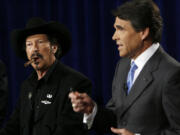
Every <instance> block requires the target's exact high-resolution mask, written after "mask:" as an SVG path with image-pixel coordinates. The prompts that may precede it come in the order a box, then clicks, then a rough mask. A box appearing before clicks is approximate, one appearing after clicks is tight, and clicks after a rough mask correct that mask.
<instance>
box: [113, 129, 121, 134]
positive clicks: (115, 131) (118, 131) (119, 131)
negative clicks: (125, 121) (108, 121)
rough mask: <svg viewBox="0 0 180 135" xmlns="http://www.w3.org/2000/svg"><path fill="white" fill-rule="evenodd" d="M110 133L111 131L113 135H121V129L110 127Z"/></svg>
mask: <svg viewBox="0 0 180 135" xmlns="http://www.w3.org/2000/svg"><path fill="white" fill-rule="evenodd" d="M111 131H112V132H113V133H115V134H121V133H122V131H121V129H118V128H114V127H111Z"/></svg>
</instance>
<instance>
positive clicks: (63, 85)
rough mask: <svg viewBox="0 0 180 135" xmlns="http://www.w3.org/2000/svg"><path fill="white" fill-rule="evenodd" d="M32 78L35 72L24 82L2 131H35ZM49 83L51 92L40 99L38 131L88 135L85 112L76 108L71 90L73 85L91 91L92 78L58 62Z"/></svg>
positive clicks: (20, 134)
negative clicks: (72, 100) (69, 96)
mask: <svg viewBox="0 0 180 135" xmlns="http://www.w3.org/2000/svg"><path fill="white" fill-rule="evenodd" d="M32 79H33V77H32V75H31V76H30V77H29V78H28V79H27V80H25V81H24V82H23V84H22V87H21V94H20V98H19V101H18V104H17V107H16V108H15V111H14V113H13V114H12V117H11V119H10V120H9V122H8V124H7V125H6V127H5V128H4V129H3V131H1V132H0V135H31V134H30V133H31V132H32V128H31V126H32V113H33V109H32V101H31V100H32V99H31V98H32V95H33V85H32V84H31V82H32ZM46 85H47V86H46V88H47V93H45V94H43V96H42V97H41V99H40V102H41V103H40V106H39V112H38V115H37V117H36V119H35V122H34V123H33V125H34V126H35V127H36V135H85V134H86V133H87V129H86V128H84V124H83V114H80V113H75V112H74V111H73V110H72V106H71V102H70V99H69V98H68V94H69V90H70V88H74V89H75V90H77V91H80V92H87V93H90V91H91V82H90V81H89V80H88V79H87V78H86V77H85V76H84V75H82V74H81V73H79V72H77V71H74V70H73V69H71V68H69V67H67V66H65V65H63V64H61V63H60V62H57V64H56V66H55V68H54V70H53V71H52V73H51V74H50V76H49V78H48V81H47V84H46ZM48 95H49V97H48Z"/></svg>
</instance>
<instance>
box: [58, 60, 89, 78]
mask: <svg viewBox="0 0 180 135" xmlns="http://www.w3.org/2000/svg"><path fill="white" fill-rule="evenodd" d="M55 70H57V72H58V73H59V74H61V75H62V77H64V78H69V79H70V78H73V79H75V78H77V79H88V78H87V77H86V76H85V75H84V74H82V73H80V72H79V71H77V70H75V69H73V68H71V67H69V66H67V65H64V64H62V63H60V62H58V63H57V66H56V68H55Z"/></svg>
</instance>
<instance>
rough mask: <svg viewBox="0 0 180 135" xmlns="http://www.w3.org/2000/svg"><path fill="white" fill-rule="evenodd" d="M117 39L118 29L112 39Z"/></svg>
mask: <svg viewBox="0 0 180 135" xmlns="http://www.w3.org/2000/svg"><path fill="white" fill-rule="evenodd" d="M116 39H117V33H116V31H115V32H114V34H113V36H112V40H116Z"/></svg>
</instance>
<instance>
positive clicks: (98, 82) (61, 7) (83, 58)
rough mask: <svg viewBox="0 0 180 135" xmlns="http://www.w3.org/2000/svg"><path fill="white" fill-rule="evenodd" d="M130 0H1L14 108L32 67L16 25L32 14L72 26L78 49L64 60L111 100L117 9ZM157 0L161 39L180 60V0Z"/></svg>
mask: <svg viewBox="0 0 180 135" xmlns="http://www.w3.org/2000/svg"><path fill="white" fill-rule="evenodd" d="M125 1H126V0H18V1H15V0H1V4H0V59H2V61H4V63H5V64H6V67H7V72H8V77H9V78H8V79H9V91H10V92H9V113H11V112H12V110H13V108H14V106H15V104H16V101H17V98H18V95H19V88H20V84H21V82H22V81H23V80H24V79H25V78H26V77H27V76H28V75H29V73H30V71H31V70H32V69H31V68H27V69H25V68H24V66H23V64H24V61H23V60H21V59H19V58H17V57H16V55H15V54H14V52H13V50H12V48H11V44H10V37H9V35H10V32H11V31H12V30H13V29H15V28H24V27H25V23H26V22H27V21H28V20H29V18H31V17H42V18H43V19H45V20H47V21H50V20H55V21H59V22H61V23H63V24H65V25H66V26H67V27H68V29H69V30H70V32H71V34H72V41H73V42H72V49H71V50H70V51H69V53H68V54H67V55H66V56H64V57H63V59H62V60H61V61H62V62H63V63H65V64H67V65H69V66H71V67H73V68H74V69H76V70H78V71H80V72H82V73H84V74H85V75H86V76H88V77H89V78H90V79H91V80H92V82H93V90H92V97H93V99H94V100H96V101H97V102H98V103H99V104H101V105H105V104H106V103H107V101H108V100H109V98H110V97H111V83H112V78H113V74H114V70H115V65H116V62H117V61H118V59H120V58H119V56H118V51H117V47H116V45H115V42H114V41H112V34H113V32H114V29H113V23H114V17H113V16H112V15H111V10H112V9H113V8H115V7H117V6H118V5H120V4H122V3H123V2H125ZM155 2H156V3H157V4H158V6H159V7H160V9H161V14H162V17H163V20H164V30H163V38H162V42H161V45H162V46H163V48H164V49H165V50H166V51H167V52H168V53H169V54H170V55H171V56H173V57H174V58H175V59H177V60H178V61H180V25H179V24H180V8H179V5H180V1H179V0H155ZM142 12H143V11H142Z"/></svg>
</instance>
